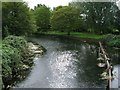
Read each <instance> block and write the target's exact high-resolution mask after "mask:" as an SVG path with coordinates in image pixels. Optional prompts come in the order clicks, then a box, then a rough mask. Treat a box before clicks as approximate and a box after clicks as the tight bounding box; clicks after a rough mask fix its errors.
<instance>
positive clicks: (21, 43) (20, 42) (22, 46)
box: [3, 35, 29, 62]
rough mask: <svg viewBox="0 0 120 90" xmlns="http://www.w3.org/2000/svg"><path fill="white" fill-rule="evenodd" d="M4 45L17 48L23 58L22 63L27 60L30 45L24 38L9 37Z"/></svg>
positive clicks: (4, 41)
mask: <svg viewBox="0 0 120 90" xmlns="http://www.w3.org/2000/svg"><path fill="white" fill-rule="evenodd" d="M3 44H6V45H10V46H12V47H14V48H17V49H18V50H19V51H20V53H21V56H22V61H23V62H24V60H25V58H27V56H28V52H29V51H28V44H27V41H26V40H25V39H24V38H23V37H17V36H12V35H11V36H8V37H6V38H5V39H4V40H3Z"/></svg>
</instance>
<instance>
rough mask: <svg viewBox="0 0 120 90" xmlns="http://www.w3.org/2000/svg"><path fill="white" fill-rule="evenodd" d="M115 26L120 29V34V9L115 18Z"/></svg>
mask: <svg viewBox="0 0 120 90" xmlns="http://www.w3.org/2000/svg"><path fill="white" fill-rule="evenodd" d="M114 24H115V28H116V29H118V30H119V34H120V10H118V11H117V12H116V18H115V23H114Z"/></svg>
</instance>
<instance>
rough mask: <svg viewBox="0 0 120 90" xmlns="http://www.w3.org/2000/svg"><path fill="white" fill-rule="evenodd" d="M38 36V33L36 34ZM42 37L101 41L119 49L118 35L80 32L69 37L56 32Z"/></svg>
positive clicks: (119, 36)
mask: <svg viewBox="0 0 120 90" xmlns="http://www.w3.org/2000/svg"><path fill="white" fill-rule="evenodd" d="M37 34H38V35H39V33H37ZM43 35H51V36H52V35H53V36H64V37H67V38H71V39H76V40H80V41H82V42H88V43H98V42H99V41H101V42H102V43H104V44H106V46H109V47H115V48H118V49H119V48H120V35H113V34H104V35H98V34H93V33H81V32H71V33H70V35H67V32H56V31H50V32H47V33H44V34H43Z"/></svg>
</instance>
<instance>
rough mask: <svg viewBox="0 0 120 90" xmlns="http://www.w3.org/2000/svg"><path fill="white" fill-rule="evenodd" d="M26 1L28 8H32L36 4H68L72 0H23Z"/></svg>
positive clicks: (49, 5)
mask: <svg viewBox="0 0 120 90" xmlns="http://www.w3.org/2000/svg"><path fill="white" fill-rule="evenodd" d="M23 1H25V2H28V6H29V7H30V8H34V6H36V5H37V4H45V5H46V6H48V7H51V8H53V7H57V6H59V5H68V3H69V2H71V1H72V0H23Z"/></svg>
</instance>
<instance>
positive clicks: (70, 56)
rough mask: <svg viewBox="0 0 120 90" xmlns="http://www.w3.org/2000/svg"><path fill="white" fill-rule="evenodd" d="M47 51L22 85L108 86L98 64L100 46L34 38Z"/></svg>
mask: <svg viewBox="0 0 120 90" xmlns="http://www.w3.org/2000/svg"><path fill="white" fill-rule="evenodd" d="M32 40H33V41H35V42H37V43H39V44H41V45H43V46H44V47H45V48H46V49H47V53H46V54H45V55H44V56H42V57H39V58H37V57H36V58H35V60H34V63H35V64H34V66H33V69H32V70H31V73H30V74H29V76H28V77H27V78H26V79H25V80H24V81H22V82H21V83H18V84H17V85H16V86H15V87H19V88H23V87H24V88H99V87H100V88H104V87H105V82H104V81H102V80H100V74H101V73H102V69H100V68H98V67H97V63H98V61H97V60H96V58H97V53H96V48H97V47H96V46H95V45H90V44H87V43H81V42H78V41H75V40H70V39H64V38H56V37H49V38H48V37H44V38H38V39H37V38H33V39H32Z"/></svg>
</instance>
